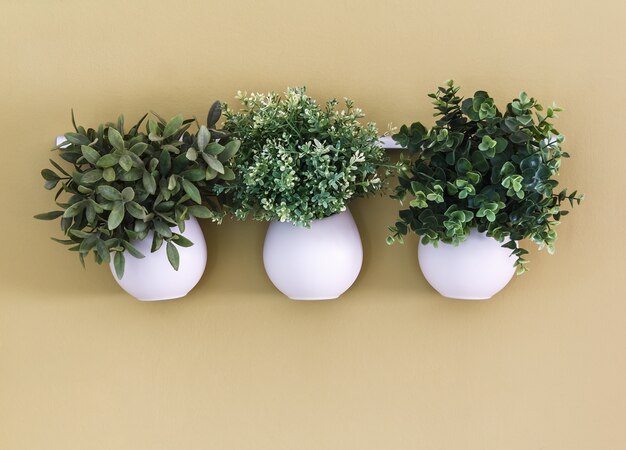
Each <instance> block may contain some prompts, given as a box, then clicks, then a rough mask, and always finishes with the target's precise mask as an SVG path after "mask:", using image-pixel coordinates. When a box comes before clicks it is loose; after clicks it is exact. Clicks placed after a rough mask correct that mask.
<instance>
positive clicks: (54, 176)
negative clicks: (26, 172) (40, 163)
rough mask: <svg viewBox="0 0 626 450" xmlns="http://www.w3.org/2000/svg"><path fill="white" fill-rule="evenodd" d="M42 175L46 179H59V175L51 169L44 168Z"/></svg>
mask: <svg viewBox="0 0 626 450" xmlns="http://www.w3.org/2000/svg"><path fill="white" fill-rule="evenodd" d="M41 176H42V177H43V179H44V180H46V181H58V179H59V176H58V175H57V174H56V173H54V172H53V171H52V170H50V169H43V170H42V171H41Z"/></svg>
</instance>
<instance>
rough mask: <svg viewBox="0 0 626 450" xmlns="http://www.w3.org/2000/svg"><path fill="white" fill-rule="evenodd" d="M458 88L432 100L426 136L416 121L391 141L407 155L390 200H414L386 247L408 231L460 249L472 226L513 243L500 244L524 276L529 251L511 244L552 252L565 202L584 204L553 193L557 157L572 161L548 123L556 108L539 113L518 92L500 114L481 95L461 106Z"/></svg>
mask: <svg viewBox="0 0 626 450" xmlns="http://www.w3.org/2000/svg"><path fill="white" fill-rule="evenodd" d="M458 90H459V88H458V87H457V86H455V85H454V83H453V82H452V81H449V82H448V83H447V85H446V86H445V87H440V88H439V89H438V91H437V92H435V93H433V94H429V97H431V98H432V99H433V104H434V105H435V111H436V113H435V117H438V119H437V121H436V124H435V126H433V127H432V128H431V129H430V130H428V129H426V128H425V127H424V126H423V125H422V124H421V123H419V122H417V123H414V124H412V125H410V126H406V125H404V126H402V127H401V129H400V132H399V133H398V134H396V135H394V139H395V140H396V141H397V142H398V143H399V144H400V145H402V146H403V147H405V148H407V149H408V150H409V151H410V152H411V156H410V159H409V160H405V159H402V161H401V169H400V174H399V185H398V187H397V188H396V190H395V192H394V195H393V197H394V198H396V199H398V200H400V202H401V203H402V202H403V200H405V198H406V197H407V196H408V197H409V198H410V199H411V200H410V201H409V208H408V209H403V210H401V211H400V217H399V220H398V221H397V222H396V224H395V226H393V227H391V228H390V231H391V232H392V233H393V235H392V236H390V237H389V238H388V242H389V243H392V242H393V241H394V240H399V241H401V242H402V239H403V236H405V235H406V234H407V233H408V232H409V231H413V232H415V233H417V234H419V235H420V236H421V237H422V242H423V243H425V244H428V243H433V244H434V245H436V244H437V243H438V242H440V241H441V242H445V243H451V244H455V245H458V244H459V243H460V242H462V241H464V240H465V238H466V236H467V235H468V233H469V230H470V228H473V227H476V228H477V229H478V230H479V231H486V232H487V235H488V236H492V237H494V238H495V239H497V240H498V241H500V242H503V241H505V239H507V238H508V239H511V241H509V242H507V243H505V244H504V245H503V246H504V247H507V248H510V249H511V250H512V252H513V254H514V255H515V256H516V257H517V262H516V265H517V268H518V273H522V272H524V271H525V264H526V263H527V261H526V260H525V259H524V258H523V256H524V255H525V254H527V253H528V252H527V251H526V250H525V249H523V248H521V247H518V245H517V243H516V241H519V240H522V239H525V238H530V239H531V240H533V241H534V242H535V243H537V244H538V246H539V247H540V248H543V247H547V249H548V251H549V252H550V253H552V252H553V251H554V244H555V241H556V237H557V234H556V231H555V230H554V227H555V226H556V225H558V224H559V221H560V220H561V217H562V216H565V215H566V214H568V211H567V210H565V209H563V206H564V205H565V203H564V201H565V200H567V201H568V202H569V204H570V205H571V206H573V205H574V204H580V201H581V200H582V198H583V196H578V195H577V192H576V191H574V192H572V193H571V194H568V193H567V190H565V189H564V190H561V191H560V192H558V193H557V192H556V188H557V186H558V184H559V183H558V181H557V180H556V179H555V176H556V175H557V174H558V172H559V168H560V166H561V158H567V157H569V155H568V154H567V153H566V152H564V151H563V150H562V149H561V144H562V143H563V140H564V137H563V135H561V134H559V132H558V131H557V130H556V129H555V128H554V126H553V125H552V123H551V121H550V119H552V118H554V117H556V114H555V113H556V112H558V111H561V109H560V108H559V107H557V106H556V105H553V106H552V107H550V108H547V109H546V111H545V113H544V112H543V111H544V110H543V107H542V106H541V105H540V104H539V103H537V102H536V101H535V99H533V98H530V97H528V95H526V93H524V92H522V93H521V94H520V95H519V97H518V98H516V99H514V100H513V101H512V102H511V103H509V104H508V105H507V106H506V110H505V111H504V112H503V113H502V112H501V111H500V110H499V109H498V108H497V107H496V105H495V103H494V100H493V99H492V98H491V97H489V95H488V94H487V93H486V92H484V91H478V92H476V93H475V94H474V96H473V97H472V98H468V99H465V100H464V99H462V98H461V97H459V96H457V92H458Z"/></svg>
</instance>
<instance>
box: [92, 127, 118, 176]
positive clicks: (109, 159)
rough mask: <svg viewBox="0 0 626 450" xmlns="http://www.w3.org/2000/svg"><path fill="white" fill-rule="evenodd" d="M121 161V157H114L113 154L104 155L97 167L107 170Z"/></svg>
mask: <svg viewBox="0 0 626 450" xmlns="http://www.w3.org/2000/svg"><path fill="white" fill-rule="evenodd" d="M111 129H113V128H111ZM119 160H120V156H119V155H114V154H113V153H109V154H108V155H104V156H102V157H100V159H99V160H98V162H97V163H96V165H97V166H98V167H101V168H103V169H106V168H107V167H113V166H114V165H116V164H117V163H118V162H119Z"/></svg>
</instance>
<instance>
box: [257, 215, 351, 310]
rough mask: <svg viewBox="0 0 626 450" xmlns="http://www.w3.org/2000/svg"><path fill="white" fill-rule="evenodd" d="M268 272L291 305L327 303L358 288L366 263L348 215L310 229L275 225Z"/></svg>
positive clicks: (267, 248)
mask: <svg viewBox="0 0 626 450" xmlns="http://www.w3.org/2000/svg"><path fill="white" fill-rule="evenodd" d="M263 263H264V264H265V271H266V272H267V275H268V276H269V278H270V280H271V281H272V283H274V286H276V288H278V290H279V291H281V292H282V293H283V294H285V295H286V296H287V297H289V298H291V299H293V300H329V299H334V298H337V297H339V296H340V295H341V294H343V293H344V292H345V291H347V290H348V288H349V287H350V286H352V284H353V283H354V281H355V280H356V278H357V277H358V275H359V272H360V271H361V265H362V263H363V246H362V244H361V236H360V235H359V230H358V229H357V226H356V224H355V222H354V219H353V218H352V214H351V213H350V211H349V210H346V211H343V212H341V213H338V214H335V215H333V216H331V217H327V218H325V219H320V220H314V221H313V222H312V223H311V227H310V228H305V227H301V226H294V225H293V224H291V223H288V222H272V223H270V225H269V228H268V230H267V235H266V237H265V245H264V247H263Z"/></svg>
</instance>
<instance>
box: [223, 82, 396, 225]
mask: <svg viewBox="0 0 626 450" xmlns="http://www.w3.org/2000/svg"><path fill="white" fill-rule="evenodd" d="M237 99H238V100H239V101H240V102H241V109H240V110H239V111H237V112H235V111H233V110H232V109H230V108H228V107H226V108H225V116H226V122H225V124H224V129H225V130H227V131H228V132H231V133H232V134H233V136H236V137H238V138H239V139H240V140H241V151H240V152H239V155H238V157H237V158H236V162H237V178H236V181H235V182H234V183H233V184H232V185H230V186H229V185H224V184H220V187H219V188H218V189H220V190H221V192H225V193H227V194H228V197H227V198H228V201H227V204H226V205H227V207H229V208H230V210H231V211H232V213H233V214H234V215H235V217H237V218H239V219H244V218H246V217H247V216H248V215H251V216H252V217H254V218H255V219H258V220H280V221H290V222H293V223H294V224H299V225H304V226H309V225H310V223H311V221H312V220H314V219H321V218H324V217H328V216H331V215H332V214H335V213H337V212H340V211H343V210H345V209H346V204H347V202H348V201H349V200H350V199H352V198H356V197H364V196H367V195H370V194H372V193H374V192H377V191H380V190H381V189H382V188H383V179H381V176H382V177H384V175H385V174H384V173H383V174H381V173H380V171H379V169H380V168H381V166H383V165H384V164H385V163H386V157H385V154H384V150H383V149H382V148H381V147H380V145H379V144H378V131H377V129H376V126H375V124H373V123H368V124H367V125H362V124H361V123H360V122H359V119H361V118H362V117H363V116H364V115H363V113H362V111H361V110H360V109H358V108H354V106H353V104H352V102H351V101H350V100H346V110H342V111H339V110H337V109H336V106H337V101H336V100H331V101H328V102H326V105H325V107H321V106H320V105H318V103H317V102H316V101H315V100H314V99H312V98H311V97H309V96H308V95H306V90H305V88H292V89H288V90H287V92H286V94H285V96H284V97H282V96H280V95H278V94H275V93H270V94H250V95H247V94H245V93H243V94H242V93H239V94H238V96H237Z"/></svg>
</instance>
